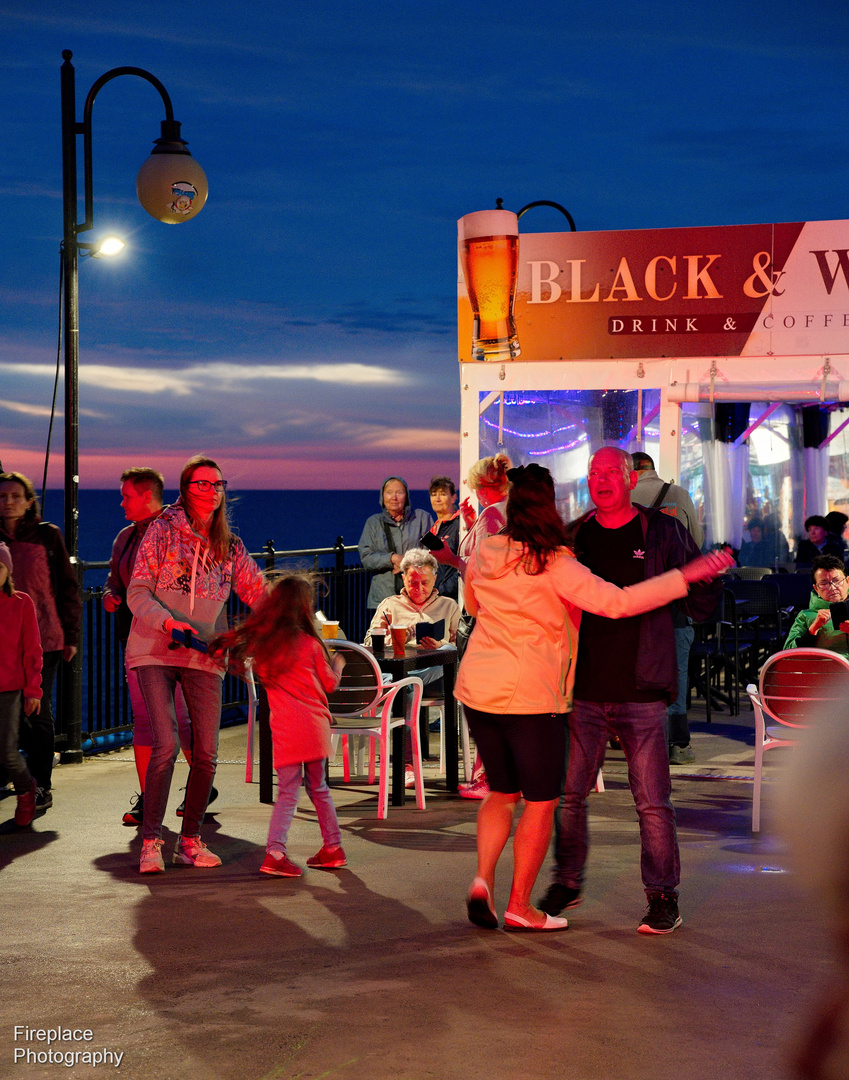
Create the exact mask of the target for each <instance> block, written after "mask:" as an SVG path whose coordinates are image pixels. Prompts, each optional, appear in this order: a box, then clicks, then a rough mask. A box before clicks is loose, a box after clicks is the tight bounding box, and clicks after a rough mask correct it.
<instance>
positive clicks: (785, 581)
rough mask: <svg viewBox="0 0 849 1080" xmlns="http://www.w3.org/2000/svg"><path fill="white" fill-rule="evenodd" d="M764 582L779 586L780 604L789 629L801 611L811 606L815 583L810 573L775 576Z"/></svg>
mask: <svg viewBox="0 0 849 1080" xmlns="http://www.w3.org/2000/svg"><path fill="white" fill-rule="evenodd" d="M764 580H765V581H771V582H773V583H774V584H775V585H777V586H778V596H779V601H778V602H779V604H780V605H781V607H782V609H783V610H784V612H785V616H786V620H785V621H786V625H787V626H788V627H789V626H790V624H791V623H792V622H793V619H794V618H795V617H796V616H797V615H798V614H799V612H800V611H803V610H804V609H805V608H809V607H810V606H811V590H812V589H813V582H812V581H811V575H810V572H805V573H798V574H775V575H774V576H773V577H769V578H765V579H764Z"/></svg>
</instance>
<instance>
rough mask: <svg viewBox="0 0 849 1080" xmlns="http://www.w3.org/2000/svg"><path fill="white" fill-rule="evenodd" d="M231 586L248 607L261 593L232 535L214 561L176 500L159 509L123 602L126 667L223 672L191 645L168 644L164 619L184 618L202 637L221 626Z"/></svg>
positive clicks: (260, 582)
mask: <svg viewBox="0 0 849 1080" xmlns="http://www.w3.org/2000/svg"><path fill="white" fill-rule="evenodd" d="M231 589H235V591H236V595H237V596H238V597H239V599H240V600H242V601H243V602H244V603H245V604H247V605H248V607H253V606H254V605H255V604H256V603H257V602H258V601H259V600H260V599H261V598H262V596H263V595H264V594H265V582H264V579H263V576H262V573H261V572H260V569H259V567H258V566H257V564H256V563H255V562H254V560H253V559H252V558H251V557H250V555H249V554H248V553H247V551H246V550H245V545H244V544H243V543H242V541H241V540H240V539H239V538H238V537H233V539H232V541H231V543H230V551H229V553H228V555H227V558H226V559H225V560H224V561H223V562H216V561H215V557H214V556H213V554H212V551H211V549H210V546H209V541H208V540H207V539H206V538H205V537H203V536H199V535H198V533H196V532H195V531H194V529H193V528H192V526H191V523H190V522H189V519H188V518H187V517H186V513H185V511H184V509H183V507H182V505H181V504H180V503H179V502H177V503H175V504H174V506H169V507H167V508H166V509H165V510H163V511H162V513H161V515H160V516H159V517H158V518H157V519H156V521H154V522H153V523H152V524H151V525H150V527H149V528H148V530H147V532H146V533H145V536H144V540H142V543H141V547H140V548H139V551H138V555H137V556H136V562H135V567H134V569H133V576H132V578H131V579H130V585H129V588H128V589H127V603H128V604H129V607H130V610H131V611H132V613H133V623H132V626H131V628H130V637H129V640H128V641H127V653H126V656H127V664H128V666H129V667H131V668H137V667H146V666H149V665H158V666H161V667H188V668H199V669H201V670H204V671H212V672H215V673H216V674H218V675H222V676H223V674H224V665H223V664H222V663H220V662H219V661H216V660H212V659H211V658H210V657H209V656H208V655H206V654H205V653H201V652H198V650H197V649H187V648H184V647H178V648H177V649H169V645H170V644H171V635H170V634H168V633H167V632H166V631H165V629H164V625H163V624H164V623H165V620H166V619H169V618H171V619H177V620H178V621H180V622H187V623H189V624H190V625H191V626H192V627H193V628H194V630H195V632H196V633H197V636H198V637H199V638H201V639H202V640H204V641H209V640H210V638H212V637H213V636H214V635H215V633H216V632H220V631H221V630H223V629H225V626H224V625H219V620H220V619H221V616H222V615H223V612H224V605H225V604H226V603H227V600H228V598H229V596H230V591H231Z"/></svg>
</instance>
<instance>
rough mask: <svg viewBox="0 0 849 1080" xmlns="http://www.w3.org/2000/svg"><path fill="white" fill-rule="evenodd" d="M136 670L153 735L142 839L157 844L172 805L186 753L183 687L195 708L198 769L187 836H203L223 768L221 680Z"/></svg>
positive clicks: (184, 671)
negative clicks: (178, 695) (179, 696)
mask: <svg viewBox="0 0 849 1080" xmlns="http://www.w3.org/2000/svg"><path fill="white" fill-rule="evenodd" d="M135 670H136V672H137V674H138V679H139V687H140V688H141V692H142V694H143V695H144V702H145V706H146V707H147V714H148V717H149V719H150V728H151V733H152V736H153V748H152V750H151V754H150V764H149V765H148V767H147V779H146V780H145V785H144V823H143V825H142V839H143V840H153V839H157V838H159V837H161V835H162V819H163V818H164V817H165V810H166V809H167V806H168V795H169V793H170V791H171V777H172V776H173V774H174V762H175V761H176V760H177V755H178V754H179V752H180V739H179V734H178V730H177V715H176V713H175V711H174V694H175V692H176V689H177V683H178V682H179V683H180V684H181V686H182V688H183V695H184V696H185V699H186V705H187V706H188V709H189V722H190V724H191V739H192V743H191V754H192V767H191V769H190V770H189V780H188V783H187V785H186V806H185V810H184V812H183V828H182V833H183V836H198V835H199V834H200V827H201V825H202V823H203V815H204V814H205V813H206V807H207V803H208V802H209V794H210V792H211V791H212V780H213V778H214V776H215V766H216V765H217V763H218V728H219V726H220V724H221V685H222V680H221V677H220V676H219V675H216V674H215V673H214V672H210V671H199V670H197V669H196V668H181V667H159V666H156V665H149V666H147V667H139V668H136V669H135Z"/></svg>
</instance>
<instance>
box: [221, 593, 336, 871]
mask: <svg viewBox="0 0 849 1080" xmlns="http://www.w3.org/2000/svg"><path fill="white" fill-rule="evenodd" d="M314 611H315V590H314V588H313V584H312V581H311V579H310V578H309V577H308V576H306V575H304V574H287V575H285V576H283V577H281V578H279V579H278V580H277V581H275V583H274V585H273V586H272V587H271V589H270V590H269V592H268V594H267V596H266V597H265V598H264V599H263V600H262V601H261V602H260V603H259V604H257V605H256V607H255V608H254V609H253V611H252V612H251V614H250V615H249V616H248V618H247V619H246V620H245V622H244V623H243V624H242V625H241V626H240V627H239V628H238V629H236V630H233V631H231V632H230V633H229V634H226V635H224V636H223V637H222V638H221V639H219V643H220V644H221V645H223V646H224V647H225V648H230V649H231V650H232V651H231V660H232V659H235V660H236V661H239V660H241V661H242V662H246V661H247V660H249V659H250V660H252V662H253V666H254V670H255V671H256V673H257V675H259V677H260V680H261V681H262V685H263V687H264V688H265V690H266V692H267V694H268V703H269V705H270V707H271V741H272V744H273V746H274V768H275V769H276V770H277V802H276V803H275V804H274V810H273V812H272V815H271V822H270V824H269V828H268V843H267V846H266V851H267V854H266V856H265V861H264V862H263V864H262V866H261V867H260V872H261V873H263V874H274V875H276V876H277V877H300V876H301V874H303V870H302V869H301V867H300V866H297V865H296V864H295V863H293V862H292V861H291V860H290V859H289V857H288V856H287V854H286V838H287V836H288V834H289V826H290V825H291V824H292V818H293V817H294V815H295V810H296V809H297V805H298V792H299V790H300V787H301V778H302V775H303V782H304V787H305V788H306V790H307V795H309V797H310V799H311V800H312V803H313V805H314V806H315V810H316V814H317V815H318V824H319V827H320V829H321V836H322V840H323V841H324V844H323V846H322V848H321V850H320V851H319V852H317V853H316V854H315V855H313V856H312V857H311V858H309V859H307V866H310V867H312V868H313V869H317V870H335V869H337V868H338V867H340V866H344V865H345V863H346V859H345V852H344V851H343V850H342V847H341V846H340V845H341V839H342V838H341V834H340V832H339V822H338V821H337V818H336V809H335V807H334V805H333V796H332V795H331V794H330V788H329V787H328V785H327V776H326V770H325V763H326V759H327V758H328V757H329V755H330V710H329V709H328V707H327V695H328V694H329V693H330V691H332V690H335V689H336V687H337V686H338V685H339V679H340V676H341V674H342V668H343V667H344V666H345V661H344V659H343V658H342V657H341V656H335V657H334V658H333V660H332V661H331V660H330V657H329V655H328V652H327V648H326V647H325V645H324V642H323V641H322V639H321V638H320V637H319V636H318V634H317V633H316V631H315V626H314V624H313V620H314Z"/></svg>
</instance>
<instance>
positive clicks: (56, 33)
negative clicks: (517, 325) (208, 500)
mask: <svg viewBox="0 0 849 1080" xmlns="http://www.w3.org/2000/svg"><path fill="white" fill-rule="evenodd" d="M738 8H739V9H738V10H731V13H730V14H728V15H725V14H723V13H722V7H721V6H720V5H717V4H715V3H710V2H704V3H699V2H697V3H689V4H682V3H680V0H679V2H675V3H672V2H669V0H660V2H657V3H655V4H653V5H632V4H624V3H621V2H612V3H607V4H604V5H599V4H590V3H584V2H578V3H571V4H568V5H566V4H549V5H535V6H527V7H522V6H521V5H517V4H515V3H514V2H510V3H507V2H504V0H488V2H486V3H484V2H482V0H472V2H465V3H464V2H462V0H461V2H454V3H444V2H440V0H436V2H429V3H427V4H422V3H406V4H399V5H395V6H394V7H387V6H386V5H377V4H374V3H365V2H361V0H347V2H345V3H336V2H330V3H325V4H321V5H294V4H286V5H260V6H257V7H251V6H249V5H244V6H239V5H236V4H233V3H225V2H221V0H209V2H207V3H205V4H203V5H179V4H178V5H175V4H165V3H160V2H152V3H147V4H145V5H139V4H135V3H134V4H129V3H122V2H114V3H109V4H106V3H101V2H98V0H92V2H88V3H86V4H82V3H77V2H62V3H54V2H53V0H32V2H31V3H29V4H27V5H17V4H15V5H13V4H11V3H8V2H5V0H0V16H2V26H3V35H2V43H3V47H2V52H0V65H2V66H1V67H0V80H2V82H0V85H2V90H3V101H4V108H3V110H2V120H0V124H2V134H3V140H2V141H3V147H4V152H3V155H2V157H0V211H2V219H3V222H4V230H5V234H6V235H5V240H6V243H5V251H6V258H5V259H3V261H2V264H0V298H2V311H3V318H2V323H1V324H0V386H2V395H0V425H2V426H0V451H2V453H0V457H2V461H3V464H4V466H5V467H6V468H19V469H21V470H22V471H25V472H28V473H30V474H32V475H33V476H34V477H36V478H39V479H40V476H41V468H42V466H41V461H42V457H43V446H44V442H45V438H46V433H47V412H48V409H49V405H50V397H51V390H52V382H51V378H52V373H53V369H54V365H55V357H56V334H57V318H58V297H59V275H58V270H59V258H58V250H59V241H60V238H61V223H62V208H61V142H60V126H59V68H60V65H61V62H62V58H61V53H62V50H63V49H71V50H72V51H73V53H74V65H75V67H76V72H77V100H78V108H77V113H78V118H81V116H82V106H83V100H84V97H85V94H86V92H87V91H88V89H89V87H90V86H91V84H92V83H93V82H94V81H95V79H96V78H98V77H99V76H100V75H101V74H103V73H104V72H105V71H107V70H109V69H111V68H113V67H118V66H123V65H132V66H136V67H141V68H145V69H147V70H149V71H151V72H152V73H153V74H154V75H156V76H157V77H158V78H159V79H160V80H161V81H162V82H163V83H164V84H165V86H166V88H167V89H168V91H169V93H170V95H171V97H172V100H173V101H174V107H175V115H176V117H177V119H179V120H180V121H182V124H183V134H184V136H185V137H186V138H187V139H188V140H189V144H190V149H191V151H192V153H193V154H194V155H195V157H196V158H197V160H198V161H199V162H200V163H201V164H202V165H203V167H204V169H205V170H206V173H207V176H208V178H209V185H210V195H209V201H208V203H207V206H206V208H205V209H204V210H203V212H202V213H201V214H200V216H198V218H197V219H196V220H193V221H190V222H187V223H186V224H185V225H181V226H178V227H173V226H165V225H161V224H158V223H157V222H155V221H153V219H152V218H149V217H148V215H147V214H146V213H145V212H144V211H143V210H142V209H141V207H140V206H139V205H138V203H137V202H136V198H135V175H136V172H137V171H138V168H139V166H140V165H141V163H142V161H143V160H144V159H145V158H146V157H147V155H148V153H149V150H150V147H151V144H152V141H153V139H155V138H156V137H158V134H159V121H160V119H162V109H161V104H160V101H159V97H158V95H157V94H156V92H155V91H154V90H153V89H152V87H150V86H149V85H148V84H147V83H146V82H144V81H143V80H140V79H133V78H121V79H117V80H115V81H113V82H111V83H109V84H108V85H107V86H106V87H105V88H104V89H103V90H102V91H101V93H100V95H99V96H98V98H97V101H96V103H95V105H94V112H93V147H94V193H95V230H94V235H95V236H97V235H99V234H101V233H104V232H108V231H117V232H120V233H122V235H124V236H125V239H126V240H127V241H128V245H129V246H128V249H127V252H126V253H125V254H124V255H123V256H122V257H121V258H119V259H117V260H115V261H113V262H107V261H105V260H100V261H84V262H83V263H81V266H80V310H81V333H80V354H81V367H80V377H81V391H80V409H81V428H80V451H81V479H82V483H83V485H84V486H110V485H111V484H112V482H113V481H114V478H115V477H116V476H117V473H118V472H120V469H121V468H122V467H123V466H124V465H126V464H132V463H142V462H144V463H148V462H149V463H152V464H156V465H159V466H160V467H161V468H163V471H165V473H166V477H167V479H168V481H169V483H173V481H174V479H175V478H176V472H177V469H178V468H179V465H180V464H181V462H182V461H183V460H184V459H185V458H186V457H188V456H189V455H190V454H192V453H194V452H196V451H198V450H201V449H203V450H205V451H206V452H208V453H211V454H213V455H214V456H216V457H218V458H219V459H220V460H221V462H222V464H223V465H224V468H225V472H226V473H227V474H228V476H229V477H230V478H231V479H232V480H233V481H234V484H235V485H237V486H240V487H244V488H249V487H261V486H271V487H299V486H301V487H320V486H325V487H331V488H332V487H344V486H349V487H372V486H377V485H378V484H379V482H380V480H381V479H382V478H383V477H384V476H385V475H387V474H388V473H391V472H396V471H400V472H402V473H403V474H404V475H406V476H407V477H408V478H409V479H410V481H411V482H412V483H413V484H414V486H422V485H424V484H426V482H427V479H428V478H429V476H430V475H431V473H432V472H443V471H449V472H451V473H452V474H453V475H455V477H456V474H457V469H458V450H457V448H458V442H459V439H458V425H459V402H458V390H457V387H458V373H457V361H456V325H455V324H456V219H457V218H458V217H459V216H461V215H462V214H465V213H468V212H470V211H472V210H479V209H485V208H488V207H490V206H493V205H494V200H495V198H496V197H501V198H503V199H504V205H505V206H506V207H507V208H509V209H514V210H517V209H519V208H520V207H521V206H523V205H525V204H526V203H528V202H530V201H531V200H534V199H542V198H545V199H554V200H556V201H558V202H562V203H563V204H564V205H565V206H567V207H568V209H569V210H570V211H571V213H572V214H573V216H574V217H575V219H576V221H577V224H578V228H579V229H582V230H583V229H586V230H597V229H632V228H633V229H638V228H654V227H669V226H685V225H722V224H738V223H745V222H756V221H784V220H814V219H829V218H844V217H849V213H847V204H849V147H847V142H846V134H845V92H844V88H845V85H846V82H847V73H848V72H847V67H849V65H847V59H849V46H847V41H849V35H847V30H849V26H847V23H849V16H847V9H846V6H845V5H843V4H838V3H836V2H832V3H824V2H821V0H809V2H808V3H806V4H805V5H799V4H790V3H789V2H786V0H780V2H777V3H770V4H766V3H760V2H754V3H748V4H745V5H739V6H738ZM729 10H730V9H729ZM81 173H82V168H81V164H80V176H81ZM80 186H81V187H82V182H81V181H80ZM564 224H565V223H564V219H563V218H562V217H560V216H559V215H558V214H556V213H555V212H553V211H551V212H549V211H545V210H538V211H533V212H531V213H529V214H528V215H527V216H526V217H523V219H522V229H523V231H541V232H544V231H555V230H560V229H562V228H563V227H564ZM60 403H61V393H60ZM54 445H55V447H56V450H57V456H56V457H55V459H54V465H53V466H52V468H51V483H52V484H59V483H61V475H62V474H61V425H60V427H59V429H58V439H57V440H56V441H55V443H54Z"/></svg>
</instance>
